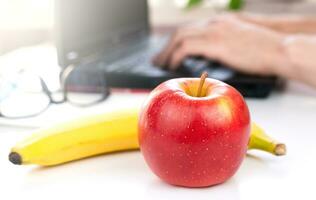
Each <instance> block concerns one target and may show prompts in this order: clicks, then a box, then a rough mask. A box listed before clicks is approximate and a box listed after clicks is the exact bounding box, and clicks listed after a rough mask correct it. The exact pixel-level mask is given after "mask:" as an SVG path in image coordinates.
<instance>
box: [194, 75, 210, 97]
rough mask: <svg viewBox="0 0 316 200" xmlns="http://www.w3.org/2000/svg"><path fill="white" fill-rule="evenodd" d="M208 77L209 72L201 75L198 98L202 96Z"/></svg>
mask: <svg viewBox="0 0 316 200" xmlns="http://www.w3.org/2000/svg"><path fill="white" fill-rule="evenodd" d="M207 76H208V74H207V72H203V73H202V75H201V78H200V84H199V88H198V91H197V94H196V96H197V97H200V96H201V93H202V88H203V85H204V82H205V79H206V78H207Z"/></svg>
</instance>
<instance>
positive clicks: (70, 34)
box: [55, 0, 278, 98]
mask: <svg viewBox="0 0 316 200" xmlns="http://www.w3.org/2000/svg"><path fill="white" fill-rule="evenodd" d="M55 11H56V12H55V25H56V36H57V37H56V47H57V53H58V62H59V65H60V66H61V67H62V68H65V67H67V66H69V65H75V66H76V69H75V72H74V73H75V74H76V75H75V76H73V77H76V78H73V80H72V81H71V84H73V86H74V87H75V88H93V87H100V85H99V84H100V82H98V81H96V79H95V78H94V76H95V75H100V74H102V76H104V77H105V80H106V86H107V87H111V88H130V89H153V88H154V87H156V86H157V85H159V84H160V83H162V82H164V81H166V80H169V79H172V78H179V77H199V76H200V75H201V73H202V72H203V71H207V72H208V74H209V77H210V78H215V79H218V80H221V81H224V82H226V83H228V84H230V85H232V86H234V87H235V88H236V89H237V90H239V91H240V92H241V94H242V95H244V96H245V97H260V98H262V97H267V96H268V95H269V94H270V92H271V91H272V90H273V88H274V87H275V86H276V83H277V81H278V80H277V78H276V77H261V76H253V75H246V74H242V73H239V72H237V71H235V70H232V69H230V68H229V67H227V66H224V65H222V64H221V63H218V62H214V61H211V60H206V59H204V58H202V57H188V58H186V59H185V60H184V61H183V63H182V66H181V67H180V68H179V70H178V71H167V70H164V69H161V68H158V67H156V66H153V64H152V62H151V59H152V56H154V55H155V54H156V53H158V52H159V51H160V50H161V48H162V47H163V46H164V45H165V44H166V42H167V40H168V36H154V35H152V34H151V32H150V25H149V12H148V4H147V1H146V0H115V1H114V0H89V1H88V0H67V1H65V0H56V4H55ZM83 80H84V81H83ZM102 84H104V83H102ZM104 86H105V85H104Z"/></svg>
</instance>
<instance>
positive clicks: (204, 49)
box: [169, 38, 218, 70]
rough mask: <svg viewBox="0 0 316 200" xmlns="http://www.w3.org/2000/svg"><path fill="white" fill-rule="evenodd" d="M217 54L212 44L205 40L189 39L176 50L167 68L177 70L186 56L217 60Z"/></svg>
mask: <svg viewBox="0 0 316 200" xmlns="http://www.w3.org/2000/svg"><path fill="white" fill-rule="evenodd" d="M217 55H218V52H217V49H216V47H214V46H213V47H212V44H210V42H208V40H206V39H205V38H191V39H189V40H187V41H185V42H183V43H182V45H181V46H179V48H177V49H176V50H175V51H174V52H173V54H172V56H171V58H170V61H169V68H170V69H171V70H175V69H177V68H178V67H179V66H180V64H181V62H182V61H183V59H185V58H186V57H188V56H203V57H207V58H210V59H217V57H218V56H217Z"/></svg>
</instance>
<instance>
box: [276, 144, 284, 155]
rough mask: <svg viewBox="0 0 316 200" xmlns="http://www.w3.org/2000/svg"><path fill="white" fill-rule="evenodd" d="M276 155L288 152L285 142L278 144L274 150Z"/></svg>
mask: <svg viewBox="0 0 316 200" xmlns="http://www.w3.org/2000/svg"><path fill="white" fill-rule="evenodd" d="M274 153H275V155H277V156H283V155H285V154H286V146H285V144H277V145H276V147H275V150H274Z"/></svg>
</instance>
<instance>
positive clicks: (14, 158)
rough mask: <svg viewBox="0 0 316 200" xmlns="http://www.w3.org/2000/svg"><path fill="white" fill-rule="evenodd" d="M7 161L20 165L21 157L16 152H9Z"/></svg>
mask: <svg viewBox="0 0 316 200" xmlns="http://www.w3.org/2000/svg"><path fill="white" fill-rule="evenodd" d="M9 161H10V162H12V163H13V164H15V165H22V157H21V156H20V154H18V153H16V152H11V153H10V154H9Z"/></svg>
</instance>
